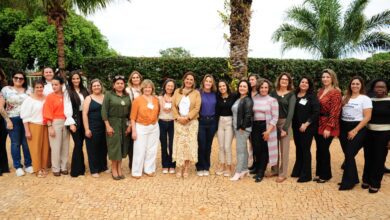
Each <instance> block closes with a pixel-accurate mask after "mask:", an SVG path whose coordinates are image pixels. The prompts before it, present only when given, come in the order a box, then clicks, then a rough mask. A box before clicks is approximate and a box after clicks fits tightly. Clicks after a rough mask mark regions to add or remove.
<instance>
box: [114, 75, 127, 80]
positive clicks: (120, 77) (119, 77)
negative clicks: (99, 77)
mask: <svg viewBox="0 0 390 220" xmlns="http://www.w3.org/2000/svg"><path fill="white" fill-rule="evenodd" d="M114 79H125V77H124V76H122V75H117V76H115V77H114Z"/></svg>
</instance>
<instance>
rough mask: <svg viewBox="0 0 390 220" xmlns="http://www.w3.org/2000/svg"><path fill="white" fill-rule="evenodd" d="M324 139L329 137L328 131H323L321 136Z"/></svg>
mask: <svg viewBox="0 0 390 220" xmlns="http://www.w3.org/2000/svg"><path fill="white" fill-rule="evenodd" d="M322 136H324V138H325V139H327V138H328V137H330V131H329V130H324V133H323V135H322Z"/></svg>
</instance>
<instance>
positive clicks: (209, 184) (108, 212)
mask: <svg viewBox="0 0 390 220" xmlns="http://www.w3.org/2000/svg"><path fill="white" fill-rule="evenodd" d="M8 147H9V146H8ZM331 151H332V152H331V153H332V166H333V167H332V169H333V176H334V177H333V179H332V180H331V181H330V182H328V183H325V184H318V183H314V182H309V183H303V184H298V183H296V179H294V178H288V179H287V180H286V181H285V182H283V183H281V184H278V183H276V182H275V179H274V178H266V179H265V180H264V181H263V182H261V183H255V182H254V181H253V180H252V178H245V179H244V180H242V181H238V182H231V181H229V179H228V178H226V177H225V178H224V177H220V176H216V175H211V176H210V177H197V176H196V175H195V171H194V169H192V170H191V174H190V177H189V178H187V179H177V178H176V177H175V176H174V175H169V174H165V175H163V174H161V165H160V162H161V160H160V157H158V159H157V161H158V165H159V168H158V174H157V176H156V177H143V178H142V179H140V180H136V179H133V178H131V177H130V174H128V172H129V171H128V169H126V170H125V171H126V173H127V175H126V179H125V180H122V181H114V180H112V178H111V176H110V174H107V173H103V174H102V175H101V177H100V178H93V177H91V176H90V174H89V173H87V175H86V176H83V177H78V178H71V177H70V176H61V177H53V176H52V175H51V174H50V175H49V176H48V177H47V178H42V179H41V178H37V177H35V175H27V176H24V177H16V176H15V173H14V170H12V171H11V174H4V175H3V177H0V190H1V193H0V219H26V218H27V219H87V218H89V219H238V218H241V219H271V218H273V219H346V218H348V219H390V175H387V176H385V177H384V180H383V183H382V185H383V186H382V188H381V190H380V191H379V193H377V194H369V193H368V192H367V190H363V189H361V188H360V186H357V187H355V189H353V190H352V191H344V192H340V191H338V186H337V183H338V182H339V181H340V179H341V170H340V165H341V162H342V160H343V156H342V153H341V151H340V147H339V142H338V140H335V141H334V142H333V145H332V147H331ZM8 152H9V149H8ZM312 152H313V153H314V152H315V147H314V145H313V148H312ZM313 155H314V154H313ZM9 158H11V157H10V156H9ZM294 161H295V149H294V146H293V142H292V147H291V150H290V164H289V170H290V171H291V169H292V166H293V163H294ZM212 162H213V168H215V166H214V165H215V164H216V163H217V145H216V141H214V145H213V153H212ZM314 162H315V161H313V165H314ZM389 162H390V159H388V163H387V165H388V166H390V163H389ZM126 163H127V160H125V161H124V164H126ZM357 164H358V169H359V175H361V173H362V166H363V152H362V151H360V153H359V155H358V156H357ZM211 173H214V172H213V169H212V170H211Z"/></svg>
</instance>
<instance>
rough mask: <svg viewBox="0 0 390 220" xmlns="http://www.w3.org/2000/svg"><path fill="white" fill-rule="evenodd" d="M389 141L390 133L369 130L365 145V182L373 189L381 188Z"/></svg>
mask: <svg viewBox="0 0 390 220" xmlns="http://www.w3.org/2000/svg"><path fill="white" fill-rule="evenodd" d="M389 140H390V131H371V130H367V136H366V141H365V144H364V170H363V182H364V183H367V184H369V185H370V186H371V187H373V188H380V187H381V181H382V178H383V174H384V166H385V162H386V157H387V153H388V149H387V143H388V142H389Z"/></svg>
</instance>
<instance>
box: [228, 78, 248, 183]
mask: <svg viewBox="0 0 390 220" xmlns="http://www.w3.org/2000/svg"><path fill="white" fill-rule="evenodd" d="M238 94H239V95H240V98H239V99H237V100H236V101H235V102H234V104H233V106H232V112H233V128H234V134H235V137H236V150H237V166H236V172H235V174H234V176H233V177H232V178H230V180H231V181H238V180H240V179H242V178H244V177H245V176H246V175H247V174H248V173H249V171H248V149H247V141H248V138H249V135H250V133H251V131H252V121H253V111H252V109H253V101H252V98H251V96H250V84H249V82H248V81H247V80H240V82H239V83H238Z"/></svg>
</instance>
